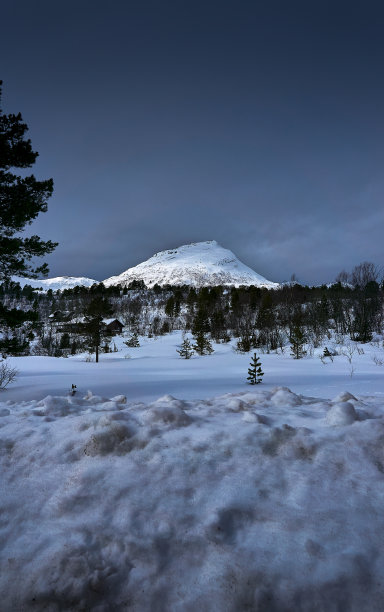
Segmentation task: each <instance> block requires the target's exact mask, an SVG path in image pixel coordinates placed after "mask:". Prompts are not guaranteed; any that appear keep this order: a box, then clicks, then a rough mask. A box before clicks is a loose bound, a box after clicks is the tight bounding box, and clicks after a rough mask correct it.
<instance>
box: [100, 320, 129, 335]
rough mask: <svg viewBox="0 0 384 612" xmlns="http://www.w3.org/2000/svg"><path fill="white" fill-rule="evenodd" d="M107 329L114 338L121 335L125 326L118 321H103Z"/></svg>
mask: <svg viewBox="0 0 384 612" xmlns="http://www.w3.org/2000/svg"><path fill="white" fill-rule="evenodd" d="M103 323H104V325H105V329H107V330H108V331H109V332H110V333H111V334H112V335H113V336H116V335H117V334H121V333H122V331H123V327H124V325H123V324H122V323H121V322H120V321H119V320H118V319H103Z"/></svg>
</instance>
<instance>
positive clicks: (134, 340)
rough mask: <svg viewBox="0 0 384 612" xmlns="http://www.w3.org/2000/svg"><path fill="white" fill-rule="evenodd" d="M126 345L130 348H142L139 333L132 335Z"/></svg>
mask: <svg viewBox="0 0 384 612" xmlns="http://www.w3.org/2000/svg"><path fill="white" fill-rule="evenodd" d="M124 344H126V345H127V346H129V347H130V348H137V347H139V346H140V342H139V336H138V335H137V333H136V332H134V333H133V334H132V335H131V337H130V338H129V339H128V340H126V341H125V342H124Z"/></svg>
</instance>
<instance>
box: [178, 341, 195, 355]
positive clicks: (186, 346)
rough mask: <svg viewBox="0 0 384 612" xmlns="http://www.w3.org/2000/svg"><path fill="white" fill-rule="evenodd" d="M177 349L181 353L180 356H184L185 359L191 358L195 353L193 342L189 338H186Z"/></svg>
mask: <svg viewBox="0 0 384 612" xmlns="http://www.w3.org/2000/svg"><path fill="white" fill-rule="evenodd" d="M176 350H177V352H178V353H179V355H180V357H182V358H183V359H190V358H191V357H192V355H193V354H194V350H193V347H192V344H191V343H190V341H189V340H188V338H184V340H183V343H182V345H181V346H180V348H179V349H176Z"/></svg>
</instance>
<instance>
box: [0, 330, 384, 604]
mask: <svg viewBox="0 0 384 612" xmlns="http://www.w3.org/2000/svg"><path fill="white" fill-rule="evenodd" d="M179 343H180V335H179V334H177V333H174V334H171V335H169V336H167V337H166V338H161V339H158V340H146V341H144V342H142V346H141V347H140V348H132V349H127V348H126V347H124V349H123V350H122V351H120V352H118V353H111V354H108V355H103V354H102V355H101V362H100V363H99V364H96V363H92V362H91V363H88V362H85V361H84V357H80V356H77V357H74V358H68V359H54V358H49V357H26V358H18V359H16V358H15V359H12V364H13V365H15V366H16V367H17V368H18V369H19V370H20V375H19V378H18V379H17V381H16V382H15V383H14V384H13V385H12V386H11V387H9V389H8V390H7V391H5V392H2V395H1V396H0V399H2V400H3V402H2V403H1V404H0V461H1V465H0V469H1V488H0V490H1V500H0V548H1V553H0V562H1V565H0V592H1V605H0V607H1V609H2V610H5V611H6V612H8V611H10V612H11V611H12V612H13V611H24V610H26V611H29V610H48V611H49V612H50V611H52V612H53V611H56V610H63V611H64V610H68V611H69V610H79V611H80V610H82V611H85V610H92V611H95V612H102V611H103V612H104V611H115V610H136V611H142V610H144V611H147V610H148V611H167V612H168V611H180V612H181V611H183V612H184V611H185V610H186V611H195V610H197V609H199V610H202V611H207V612H208V611H209V612H210V611H212V610H214V611H220V612H221V611H237V610H260V611H264V610H266V611H269V610H274V611H292V610H294V611H303V612H304V611H305V612H307V611H312V610H316V611H317V610H319V611H320V610H327V612H328V611H333V610H335V611H336V610H337V611H344V610H345V611H356V612H357V611H376V610H377V611H379V610H383V609H384V569H383V568H384V385H383V374H384V366H380V365H377V362H378V361H379V360H380V358H381V355H382V353H383V349H382V348H381V347H380V346H379V345H377V346H373V345H365V346H364V354H361V355H358V354H356V353H355V354H353V357H352V365H353V367H354V372H353V376H352V377H351V376H350V367H351V366H350V364H349V362H348V359H347V358H346V357H345V356H342V355H340V356H338V357H335V358H334V362H333V363H326V364H323V363H321V361H320V360H319V359H318V358H317V357H313V358H308V359H303V360H300V361H295V360H293V359H292V358H291V357H289V353H288V352H287V353H286V355H272V354H271V355H262V356H261V359H262V365H263V370H264V372H265V377H264V382H263V384H262V385H259V386H257V387H251V386H248V385H246V384H245V379H246V375H247V372H246V370H247V367H248V363H249V357H250V356H249V355H238V354H235V353H233V352H232V350H231V347H230V346H229V345H216V346H215V349H216V351H215V353H214V354H213V355H211V356H207V357H199V358H194V359H192V360H190V361H188V360H182V359H180V358H179V357H178V355H177V353H176V351H175V348H176V346H177V345H178V344H179ZM117 344H118V348H122V346H123V345H122V344H121V341H120V343H119V342H117ZM126 353H129V354H130V356H131V358H130V359H125V358H124V355H125V354H126ZM374 356H376V359H375V361H376V363H375V362H374V360H373V358H374ZM71 384H76V385H77V387H78V392H77V394H76V395H74V396H73V397H71V396H68V390H69V388H70V386H71ZM288 386H289V387H290V389H291V390H288V389H287V388H286V387H288ZM88 389H91V390H92V392H93V394H92V393H90V392H88ZM347 391H348V392H349V393H347ZM118 394H119V395H118ZM124 396H125V397H124ZM175 398H177V399H175Z"/></svg>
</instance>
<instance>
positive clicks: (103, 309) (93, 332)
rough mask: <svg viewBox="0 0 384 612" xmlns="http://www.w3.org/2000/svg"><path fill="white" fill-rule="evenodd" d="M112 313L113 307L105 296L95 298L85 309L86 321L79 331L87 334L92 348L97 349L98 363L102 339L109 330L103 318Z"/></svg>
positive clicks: (107, 334)
mask: <svg viewBox="0 0 384 612" xmlns="http://www.w3.org/2000/svg"><path fill="white" fill-rule="evenodd" d="M111 314H112V307H111V305H110V303H109V302H108V300H107V299H106V298H103V297H101V296H100V297H96V298H94V299H93V300H92V301H91V302H90V303H89V305H88V307H87V309H86V311H85V322H84V323H83V324H81V325H80V326H79V331H80V332H81V333H83V334H84V335H85V336H87V338H88V340H89V342H90V344H91V346H92V348H93V349H94V350H95V355H96V363H98V361H99V348H100V345H101V341H102V339H103V338H104V337H105V336H109V335H110V334H109V332H107V331H106V330H105V326H104V323H103V318H104V317H108V316H110V315H111Z"/></svg>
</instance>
